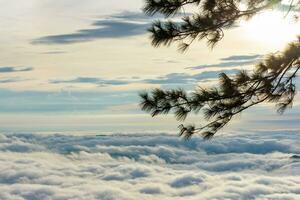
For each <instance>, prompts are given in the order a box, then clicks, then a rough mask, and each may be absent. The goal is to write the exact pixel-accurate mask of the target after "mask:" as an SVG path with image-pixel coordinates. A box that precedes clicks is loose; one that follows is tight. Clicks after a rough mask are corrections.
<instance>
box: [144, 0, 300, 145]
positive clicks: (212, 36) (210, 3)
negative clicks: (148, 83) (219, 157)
mask: <svg viewBox="0 0 300 200" xmlns="http://www.w3.org/2000/svg"><path fill="white" fill-rule="evenodd" d="M280 3H281V1H279V0H243V1H242V0H146V4H145V7H144V12H145V13H146V14H148V15H154V14H156V13H161V14H163V15H165V16H166V17H168V18H170V17H171V18H172V17H177V16H178V14H179V13H180V12H181V11H182V10H183V9H184V7H185V6H193V7H195V8H196V9H197V13H195V14H187V15H184V17H182V18H181V19H182V21H181V22H178V20H175V21H171V20H169V21H156V22H154V23H153V24H152V27H151V28H149V31H150V32H151V36H152V45H153V46H155V47H158V46H160V45H170V44H172V43H178V44H179V50H180V51H185V50H187V48H188V47H189V46H190V44H191V43H192V42H193V41H194V40H206V41H207V43H208V45H209V46H210V47H213V46H214V45H215V44H216V43H217V42H218V41H220V40H221V39H222V38H223V37H224V30H226V29H228V28H232V27H234V26H236V25H237V24H238V22H239V21H240V20H242V19H249V18H251V17H253V16H254V15H255V14H257V13H259V12H261V11H263V10H266V9H269V8H271V7H272V6H274V5H276V4H280ZM241 4H243V8H242V7H241V6H240V5H241ZM298 4H299V2H297V3H295V2H293V1H292V2H291V4H290V6H289V8H288V12H289V11H290V10H291V9H292V8H293V7H297V6H298ZM299 68H300V37H299V38H298V40H297V41H294V42H292V43H290V44H289V45H288V46H287V48H286V49H285V50H284V51H282V52H279V53H274V54H270V55H269V56H267V57H266V58H265V59H264V60H262V61H261V62H260V63H258V64H257V65H256V66H255V68H254V70H253V71H252V72H247V71H243V70H241V71H239V72H238V73H237V74H235V75H234V76H231V77H230V76H228V75H226V74H225V73H222V74H220V77H219V84H218V86H216V87H212V88H202V87H200V86H199V87H198V88H197V89H196V90H195V91H193V92H189V93H188V92H186V91H184V90H182V89H170V90H163V89H154V90H152V91H150V92H144V93H141V94H140V97H141V103H140V106H141V108H142V110H144V111H146V112H149V113H151V115H152V116H153V117H154V116H156V115H159V114H168V113H170V112H171V113H174V114H175V116H176V118H177V120H179V121H184V120H185V119H186V117H187V116H188V115H189V114H190V113H196V114H197V113H199V112H201V113H202V114H203V116H204V118H205V119H206V120H207V121H206V124H205V125H201V126H199V127H197V126H195V125H180V126H179V129H180V136H183V137H184V138H186V139H189V138H190V137H191V136H192V135H194V134H195V133H198V134H201V135H202V136H203V137H204V138H205V139H210V138H211V137H213V136H214V135H215V134H216V133H217V132H218V131H219V130H220V129H222V128H223V127H224V126H225V125H227V124H228V123H229V122H230V121H231V120H232V118H233V117H234V116H235V115H237V114H239V113H241V112H242V111H244V110H246V109H248V108H250V107H252V106H254V105H257V104H259V103H262V102H273V103H275V105H276V107H277V111H278V113H280V114H282V113H283V112H284V111H285V110H286V109H287V108H289V107H291V106H292V103H293V100H294V97H295V94H296V86H295V78H296V75H297V72H298V70H299Z"/></svg>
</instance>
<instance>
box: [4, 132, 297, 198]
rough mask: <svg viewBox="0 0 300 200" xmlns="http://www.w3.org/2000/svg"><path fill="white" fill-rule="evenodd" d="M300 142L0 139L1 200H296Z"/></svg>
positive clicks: (254, 138)
mask: <svg viewBox="0 0 300 200" xmlns="http://www.w3.org/2000/svg"><path fill="white" fill-rule="evenodd" d="M299 154H300V135H299V134H296V133H284V134H282V133H272V134H269V133H260V134H255V135H244V136H241V135H240V136H222V137H219V138H215V139H214V140H212V141H206V142H205V141H202V139H201V138H193V139H192V140H190V141H183V140H181V139H179V138H178V137H177V136H168V135H162V136H157V135H156V136H155V135H114V136H100V135H99V136H66V135H35V134H13V135H5V134H2V135H0V199H3V200H6V199H9V200H10V199H11V200H19V199H20V200H21V199H30V200H35V199H39V200H46V199H57V200H62V199H101V200H102V199H103V200H108V199H109V200H113V199H226V198H227V199H299V198H300V160H299V159H298V158H297V157H296V156H295V155H299Z"/></svg>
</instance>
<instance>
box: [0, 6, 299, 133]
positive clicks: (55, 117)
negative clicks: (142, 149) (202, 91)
mask: <svg viewBox="0 0 300 200" xmlns="http://www.w3.org/2000/svg"><path fill="white" fill-rule="evenodd" d="M142 6H143V1H142V0H122V1H119V0H118V1H117V0H110V1H104V0H85V1H79V0H60V1H53V0H26V1H19V0H10V1H4V0H0V25H1V27H2V28H1V29H0V34H1V38H0V42H1V46H0V48H1V49H0V50H1V54H0V95H1V98H0V116H1V118H0V127H1V130H2V131H68V130H77V131H111V132H122V131H138V130H157V131H159V130H176V126H177V123H176V122H175V121H174V120H173V119H172V117H170V118H168V117H167V118H159V119H151V118H150V117H149V116H148V115H146V114H144V113H142V112H141V111H139V108H138V102H139V98H138V92H140V91H143V90H145V89H151V88H154V87H163V88H176V87H182V88H185V89H188V90H190V89H193V88H194V87H195V85H196V84H197V83H198V82H199V83H200V84H207V83H212V82H208V81H207V80H213V79H215V78H216V77H217V74H218V73H219V72H221V71H225V72H227V73H229V74H232V73H234V72H235V71H236V70H237V69H240V68H246V69H247V68H251V67H252V66H253V63H254V62H255V61H256V60H258V59H260V58H261V55H264V54H266V53H270V52H276V51H278V50H280V49H282V48H284V44H285V43H286V42H288V41H292V40H293V38H295V36H296V33H298V32H300V29H299V28H297V27H299V26H295V22H293V21H292V20H290V19H289V18H284V14H283V13H280V12H278V11H276V10H275V9H274V11H273V12H269V13H265V14H262V15H261V16H258V17H256V18H254V19H253V20H251V21H248V22H241V24H240V26H239V27H237V28H235V29H233V30H228V31H226V34H225V38H224V40H223V41H221V42H220V43H219V44H218V45H217V46H216V47H215V48H214V49H213V50H209V49H208V48H207V46H206V44H205V42H204V41H203V42H199V43H195V44H194V45H192V47H191V48H190V49H189V51H188V52H187V53H184V54H182V53H179V52H178V51H177V50H176V46H172V47H170V48H167V47H162V48H153V47H152V46H151V44H150V39H149V35H148V33H147V32H146V29H147V27H149V25H150V23H151V21H153V20H155V19H156V17H152V18H151V17H147V16H145V15H144V14H143V13H142V12H141V8H142ZM204 80H205V83H204ZM295 107H296V109H295V110H294V111H293V112H290V114H288V115H285V116H284V117H281V118H280V117H277V116H276V115H274V111H273V110H272V109H271V108H272V107H269V106H262V107H260V108H259V109H255V110H254V111H253V110H252V111H249V113H248V114H246V115H245V117H243V118H242V120H241V121H242V122H244V121H246V122H245V124H248V126H251V125H250V124H251V122H249V121H248V120H247V119H251V117H250V116H251V115H253V113H254V112H260V113H266V112H265V110H268V111H269V113H268V118H265V117H261V118H264V119H265V120H266V121H268V120H280V119H283V121H284V120H287V119H289V121H292V120H290V119H294V120H296V121H297V119H298V118H297V117H298V116H299V115H297V113H298V110H299V109H298V108H297V103H296V105H295ZM251 113H252V114H251ZM269 115H270V116H269ZM248 116H249V117H248ZM270 124H272V126H275V124H274V123H270ZM256 125H257V126H259V123H256ZM291 125H292V123H291ZM150 126H151V128H150ZM276 128H282V126H280V124H276Z"/></svg>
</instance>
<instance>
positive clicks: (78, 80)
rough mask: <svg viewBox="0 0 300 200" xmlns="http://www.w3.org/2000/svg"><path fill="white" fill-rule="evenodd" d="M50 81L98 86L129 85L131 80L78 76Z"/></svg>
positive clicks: (53, 82)
mask: <svg viewBox="0 0 300 200" xmlns="http://www.w3.org/2000/svg"><path fill="white" fill-rule="evenodd" d="M49 83H52V84H60V83H89V84H95V85H98V86H109V85H127V84H129V83H130V82H128V81H123V80H110V79H102V78H97V77H77V78H74V79H69V80H50V81H49Z"/></svg>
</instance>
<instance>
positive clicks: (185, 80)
mask: <svg viewBox="0 0 300 200" xmlns="http://www.w3.org/2000/svg"><path fill="white" fill-rule="evenodd" d="M222 72H225V73H227V74H229V75H230V74H234V73H235V72H237V70H235V69H232V70H222V71H205V72H201V73H197V74H187V73H170V74H167V75H164V76H160V77H157V78H153V79H145V80H144V82H146V83H150V84H167V85H170V84H192V85H194V84H196V83H197V82H199V81H203V80H206V79H214V78H217V77H218V76H219V74H220V73H222Z"/></svg>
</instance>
